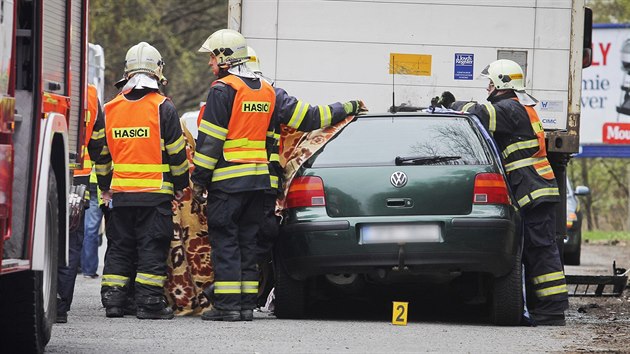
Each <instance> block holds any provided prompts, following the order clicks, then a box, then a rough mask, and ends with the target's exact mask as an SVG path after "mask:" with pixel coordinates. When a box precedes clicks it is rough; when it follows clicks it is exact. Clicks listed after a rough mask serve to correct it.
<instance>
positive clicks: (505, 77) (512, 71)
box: [481, 59, 525, 91]
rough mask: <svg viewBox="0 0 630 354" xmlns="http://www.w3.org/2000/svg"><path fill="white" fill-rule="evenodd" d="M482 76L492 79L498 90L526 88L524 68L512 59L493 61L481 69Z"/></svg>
mask: <svg viewBox="0 0 630 354" xmlns="http://www.w3.org/2000/svg"><path fill="white" fill-rule="evenodd" d="M481 76H483V77H487V78H488V79H490V81H492V83H493V84H494V87H495V88H496V89H497V90H514V91H523V90H525V76H524V75H523V69H522V68H521V66H520V65H518V64H517V63H516V62H514V61H512V60H507V59H499V60H496V61H493V62H492V63H490V65H488V66H486V68H485V69H483V71H481Z"/></svg>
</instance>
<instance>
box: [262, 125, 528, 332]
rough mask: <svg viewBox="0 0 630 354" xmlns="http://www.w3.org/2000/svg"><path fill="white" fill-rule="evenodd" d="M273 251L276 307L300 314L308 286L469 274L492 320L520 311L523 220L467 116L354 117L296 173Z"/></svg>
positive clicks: (281, 312)
mask: <svg viewBox="0 0 630 354" xmlns="http://www.w3.org/2000/svg"><path fill="white" fill-rule="evenodd" d="M286 202H287V207H288V209H287V213H286V217H285V218H284V221H283V224H282V226H281V231H280V238H279V240H278V241H277V243H276V248H275V251H274V262H275V272H276V288H275V301H276V302H275V314H276V316H277V317H279V318H300V317H304V316H305V314H306V312H305V309H306V307H307V305H308V304H309V302H310V300H311V299H313V297H314V295H315V294H313V292H314V291H315V290H316V289H317V287H316V286H314V285H315V284H321V283H322V281H323V282H327V283H329V284H331V285H334V286H333V287H331V288H333V289H339V288H346V289H352V288H353V286H354V285H356V284H357V283H364V282H369V283H373V284H374V283H376V284H379V283H381V284H390V285H391V284H394V286H395V284H396V283H400V282H410V281H416V282H417V281H422V282H427V283H431V282H435V283H437V282H441V283H444V282H449V281H453V280H455V279H457V278H459V277H463V276H467V277H474V278H478V279H479V281H475V282H473V283H475V284H479V285H478V286H480V287H481V289H475V291H477V290H478V291H481V292H483V294H484V296H483V297H484V298H485V299H486V300H487V301H488V302H489V303H490V305H491V306H490V307H491V309H492V310H491V318H492V321H493V323H495V324H500V325H516V324H518V323H519V322H520V319H521V315H522V312H523V295H522V285H521V274H522V273H521V260H520V247H521V244H522V235H521V229H522V228H521V221H520V217H519V214H518V211H517V210H516V208H515V207H514V205H513V199H512V198H511V196H510V191H509V188H508V187H507V185H506V179H505V173H504V171H503V169H502V167H501V163H500V160H499V156H498V154H497V153H496V148H495V146H494V145H493V142H492V140H491V138H490V136H489V135H488V134H487V133H486V131H485V130H484V128H483V127H482V126H481V125H480V123H479V121H478V120H477V119H476V117H474V116H470V115H465V114H454V113H446V114H443V113H442V114H432V113H398V114H381V115H378V114H371V115H364V116H360V117H358V118H357V119H355V120H354V121H353V122H351V123H350V124H348V125H347V126H346V127H345V128H344V129H343V130H342V131H341V132H340V133H339V134H337V135H336V136H335V137H334V138H333V139H331V140H330V141H329V142H328V143H327V144H326V145H325V146H324V147H323V148H322V149H320V150H319V151H318V152H317V153H315V154H314V155H313V156H312V157H311V158H310V159H309V160H308V161H307V162H306V163H305V164H304V165H303V166H302V167H301V168H300V170H299V171H298V173H297V175H296V177H295V178H294V179H293V181H292V183H291V185H290V187H289V192H288V194H287V199H286Z"/></svg>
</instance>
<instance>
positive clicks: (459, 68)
mask: <svg viewBox="0 0 630 354" xmlns="http://www.w3.org/2000/svg"><path fill="white" fill-rule="evenodd" d="M474 64H475V55H474V54H465V53H455V72H454V79H455V80H472V79H473V67H474Z"/></svg>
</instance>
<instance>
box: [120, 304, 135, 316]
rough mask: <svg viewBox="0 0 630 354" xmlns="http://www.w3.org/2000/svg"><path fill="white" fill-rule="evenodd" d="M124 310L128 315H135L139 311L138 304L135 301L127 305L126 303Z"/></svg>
mask: <svg viewBox="0 0 630 354" xmlns="http://www.w3.org/2000/svg"><path fill="white" fill-rule="evenodd" d="M123 312H124V313H125V315H128V316H135V315H136V314H137V312H138V310H137V308H136V304H135V303H127V305H125V307H124V308H123Z"/></svg>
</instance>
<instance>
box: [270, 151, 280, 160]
mask: <svg viewBox="0 0 630 354" xmlns="http://www.w3.org/2000/svg"><path fill="white" fill-rule="evenodd" d="M269 161H270V162H279V161H280V155H279V154H278V153H271V154H270V155H269Z"/></svg>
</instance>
